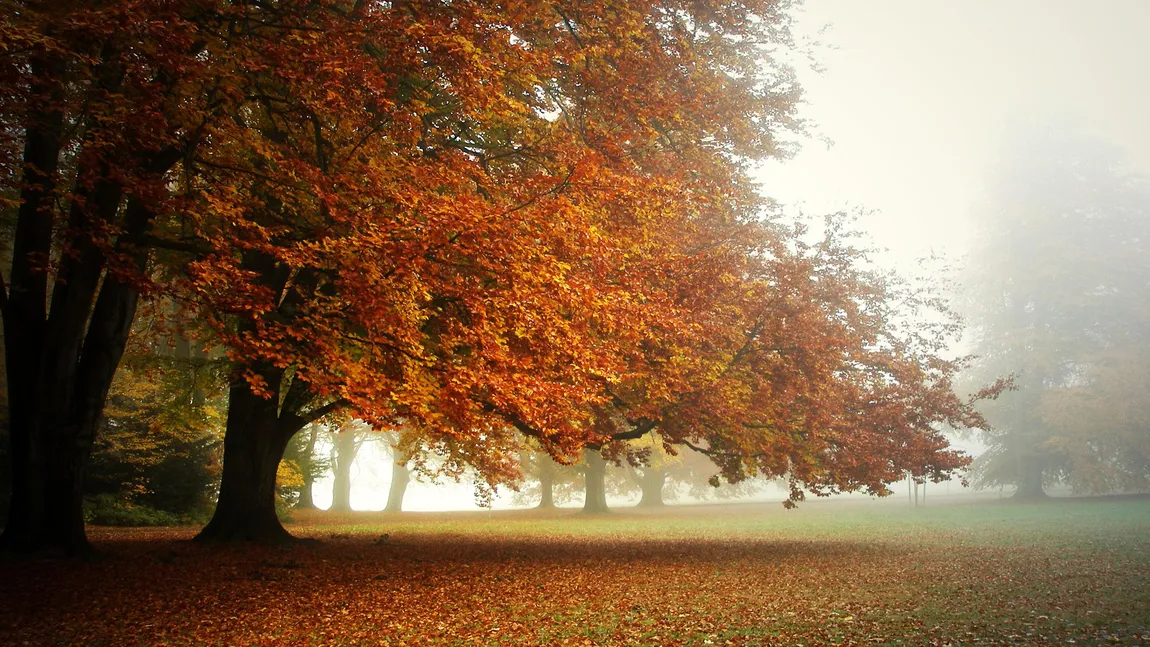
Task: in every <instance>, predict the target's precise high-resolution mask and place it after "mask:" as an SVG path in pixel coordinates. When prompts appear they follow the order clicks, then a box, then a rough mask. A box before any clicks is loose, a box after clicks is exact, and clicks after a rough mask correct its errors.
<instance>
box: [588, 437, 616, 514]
mask: <svg viewBox="0 0 1150 647" xmlns="http://www.w3.org/2000/svg"><path fill="white" fill-rule="evenodd" d="M583 459H584V461H585V462H586V463H587V466H586V467H585V468H584V470H583V489H584V490H585V491H586V498H584V500H583V512H585V513H588V514H604V513H607V512H610V511H611V510H610V508H608V507H607V486H606V477H607V461H605V460H603V455H602V454H601V453H599V450H598V449H597V448H590V447H589V448H587V449H585V450H583Z"/></svg>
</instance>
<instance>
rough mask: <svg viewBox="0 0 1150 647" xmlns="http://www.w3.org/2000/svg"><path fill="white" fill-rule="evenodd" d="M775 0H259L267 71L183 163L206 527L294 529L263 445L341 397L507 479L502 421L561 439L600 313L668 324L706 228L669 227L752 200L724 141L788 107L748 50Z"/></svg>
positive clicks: (626, 323) (730, 213)
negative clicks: (212, 460) (674, 289)
mask: <svg viewBox="0 0 1150 647" xmlns="http://www.w3.org/2000/svg"><path fill="white" fill-rule="evenodd" d="M260 7H261V8H262V7H263V5H260ZM784 9H785V7H782V6H776V5H775V4H774V3H761V4H760V3H752V4H749V5H748V6H743V7H738V8H735V9H724V10H723V11H714V12H711V10H710V9H706V11H707V12H710V13H707V15H702V14H700V15H698V16H694V15H692V12H694V11H696V10H697V11H704V8H701V7H700V8H691V9H687V10H682V9H677V10H675V11H672V10H671V8H670V7H668V6H666V5H664V4H660V3H650V4H643V3H622V2H621V3H613V4H611V5H610V6H606V7H604V6H602V5H601V3H594V4H587V5H583V4H573V5H565V6H562V7H560V6H556V5H552V4H546V3H524V4H523V5H521V6H517V7H516V9H515V10H499V11H494V10H492V9H490V8H487V7H486V6H484V5H471V4H469V3H451V4H450V5H440V4H438V3H426V4H424V3H419V4H417V5H413V6H411V7H409V8H407V9H404V10H397V9H394V8H392V7H389V6H384V5H366V4H365V5H361V6H357V7H356V10H355V11H352V12H349V13H343V12H341V11H339V10H337V9H335V8H329V7H325V6H319V5H316V6H312V5H308V6H307V7H302V8H296V9H291V10H290V11H289V9H288V8H286V7H279V6H277V7H274V8H273V7H271V6H268V7H266V10H267V11H274V12H278V13H277V14H276V18H275V20H274V25H275V29H276V30H278V31H277V34H279V33H282V32H284V30H286V31H287V32H288V33H291V34H293V35H294V36H295V37H293V38H282V37H281V38H277V39H276V40H275V41H274V42H273V41H271V40H270V39H268V40H267V41H261V43H263V44H262V45H261V48H262V49H260V50H259V52H258V55H259V60H273V61H275V62H276V64H275V65H268V66H262V67H256V68H254V69H255V71H254V72H252V73H250V74H249V75H248V77H245V78H243V79H241V80H240V83H242V84H243V87H244V88H245V92H244V94H245V96H249V97H253V98H252V99H251V100H250V102H249V103H248V104H247V105H246V106H245V109H244V110H243V111H241V112H239V113H237V114H236V117H237V118H235V119H233V120H232V121H231V122H228V123H226V124H224V123H222V122H221V124H220V126H219V127H218V130H217V131H216V133H215V134H216V136H217V137H218V138H219V142H221V143H219V144H216V145H213V146H212V147H211V148H205V149H203V151H202V154H200V155H198V156H197V157H196V159H195V160H194V165H195V167H196V173H195V175H194V177H195V178H196V181H197V185H196V190H197V199H198V200H199V201H200V202H199V209H198V210H197V211H195V212H194V214H193V221H192V223H191V225H190V227H188V229H190V230H191V231H193V232H197V233H196V237H197V238H199V239H201V241H202V242H203V243H206V244H208V245H209V246H212V248H211V249H210V250H209V253H206V254H204V253H201V254H200V258H199V259H198V260H196V261H194V262H193V263H192V264H191V265H190V266H189V270H188V277H189V291H191V292H192V293H194V294H195V295H196V298H197V299H198V300H199V302H200V304H201V306H202V312H203V313H204V316H205V317H206V318H207V319H208V321H209V322H210V323H211V325H213V327H214V328H215V329H216V330H217V333H218V334H219V335H220V337H221V339H222V340H223V341H224V343H225V344H226V345H227V346H228V347H229V348H230V349H231V354H232V357H233V359H235V360H236V361H237V370H236V372H235V379H234V381H233V385H232V391H231V398H230V402H231V405H230V409H229V423H228V432H227V434H226V437H225V459H224V475H223V482H222V484H221V492H220V501H219V504H218V506H217V513H216V516H215V517H214V518H213V520H212V522H211V523H210V524H209V525H208V527H206V528H205V529H204V531H203V532H202V533H201V535H200V538H201V539H204V540H221V539H259V540H282V539H286V538H287V533H286V532H285V531H284V530H283V528H282V526H280V524H279V522H278V520H277V519H276V518H275V515H274V514H273V510H272V507H271V504H270V503H269V501H270V499H271V498H272V496H271V491H272V487H271V482H272V477H271V474H272V473H273V471H274V466H275V465H276V463H277V462H278V461H279V458H280V456H281V455H282V452H283V447H284V446H286V443H287V441H288V439H290V437H291V436H292V435H294V434H295V433H296V432H297V431H298V429H299V428H300V427H301V426H302V425H303V424H306V422H307V421H308V420H311V419H314V418H316V417H319V416H321V415H324V414H326V413H328V412H330V411H332V410H334V409H337V408H341V407H345V406H346V407H348V408H350V409H351V410H353V411H354V412H355V413H356V414H357V415H360V416H362V417H363V418H364V419H365V420H368V421H369V422H370V423H371V424H372V425H373V426H378V427H386V426H392V425H396V424H398V423H399V422H400V421H403V423H404V424H406V425H410V426H412V427H413V428H414V429H417V430H418V433H420V434H423V435H424V436H425V437H426V439H427V443H428V444H429V446H432V447H434V448H439V449H443V450H444V452H443V453H444V454H445V455H447V456H450V457H455V458H451V459H449V463H450V461H451V460H458V461H460V464H463V463H468V464H471V465H474V466H476V467H477V468H479V469H480V471H481V472H482V473H483V474H484V475H485V477H490V478H491V479H492V480H500V479H503V480H506V479H510V478H512V477H513V475H514V461H513V460H512V458H511V456H512V452H513V451H514V446H513V443H511V442H510V441H509V438H510V435H509V433H508V432H507V431H506V430H505V429H503V427H505V426H506V423H505V422H503V421H505V420H507V419H508V418H515V419H517V420H519V421H520V422H522V423H523V424H525V425H526V426H527V427H529V428H531V429H534V430H540V431H539V435H540V436H541V437H542V438H543V440H544V443H545V444H546V445H547V447H548V449H549V451H554V452H555V453H556V454H561V455H564V456H571V455H574V454H577V453H578V452H579V451H581V449H582V446H583V444H584V441H585V439H586V437H587V434H588V431H587V428H586V425H587V421H586V415H585V411H586V410H585V407H586V405H587V403H588V402H589V401H592V400H598V399H601V398H602V395H601V390H602V384H603V381H604V379H606V380H608V381H610V380H613V379H615V378H614V373H615V371H616V370H617V369H618V367H619V366H621V362H620V361H619V357H618V354H619V352H621V351H620V348H619V343H618V342H617V340H616V339H615V338H614V336H613V334H600V333H613V332H614V331H622V330H623V329H624V328H627V329H630V330H634V331H638V333H639V334H644V333H642V331H643V330H644V329H647V328H649V326H647V325H646V324H644V323H643V322H644V321H654V320H658V321H660V322H663V321H664V320H665V319H666V312H663V311H661V310H660V309H659V307H658V306H657V305H656V304H661V303H662V302H663V297H662V295H661V293H659V291H660V290H661V288H657V287H653V286H651V285H650V284H649V283H648V282H647V281H646V279H645V277H646V275H647V274H649V273H653V272H655V273H658V272H664V271H666V270H667V269H668V268H671V267H673V262H674V260H675V259H677V258H679V257H680V256H681V255H682V254H681V253H680V251H681V250H682V249H683V248H684V246H686V245H695V244H698V243H706V241H707V240H712V239H721V238H722V237H724V236H726V233H727V232H722V231H719V230H714V231H709V232H708V233H707V235H706V236H697V235H695V236H690V237H682V236H681V234H684V233H690V232H691V231H693V230H695V229H698V227H697V226H696V225H695V224H694V222H695V221H696V220H698V219H700V218H703V219H707V220H721V219H724V218H727V219H730V218H732V217H734V215H735V212H740V213H741V212H748V211H749V210H750V209H751V208H752V207H753V205H755V204H757V203H758V198H757V197H755V196H754V195H753V192H752V191H751V189H750V183H749V182H748V181H747V178H746V173H745V169H744V168H743V166H742V165H741V164H736V163H732V162H731V160H732V159H735V158H749V157H763V156H767V155H772V154H775V153H776V152H777V148H776V142H775V139H774V131H775V130H777V129H785V128H790V127H793V126H794V125H795V124H794V122H793V120H792V119H791V116H790V113H791V110H792V108H793V105H794V102H795V99H796V96H797V95H796V92H795V88H794V85H793V82H792V81H791V79H790V78H789V76H788V75H787V73H786V70H785V69H782V68H780V67H778V66H771V65H766V66H764V65H761V64H760V61H759V60H758V58H757V57H758V55H759V54H761V53H762V52H763V51H764V48H766V47H770V46H774V45H776V44H778V45H780V46H786V45H787V42H786V32H785V28H786V21H787V16H786V14H785V12H784ZM258 10H261V9H259V8H257V9H253V11H258ZM280 14H283V15H280ZM267 22H273V21H267ZM269 29H270V28H269ZM293 30H294V31H293ZM315 34H323V38H322V39H319V40H318V41H317V37H316V36H314V35H315ZM509 34H510V35H511V36H513V37H509ZM620 34H630V37H628V38H620V37H619V35H620ZM301 66H302V70H303V71H301ZM317 86H318V87H320V88H323V89H322V90H320V91H318V92H317V91H316V88H317ZM331 88H338V89H339V91H332V90H331ZM652 96H658V97H660V100H659V101H658V102H653V101H650V100H649V99H650V97H652ZM223 142H226V144H225V143H223ZM317 187H322V190H320V189H317ZM716 237H719V238H716ZM668 250H677V251H675V252H674V253H670V254H669V253H667V252H668ZM662 325H663V324H662V323H660V326H662ZM652 330H654V329H653V328H652ZM590 331H599V332H597V333H595V335H594V336H592V335H590V334H589V332H590ZM628 334H630V333H628ZM629 343H630V342H628V344H629ZM275 403H283V404H282V405H280V406H276V404H275Z"/></svg>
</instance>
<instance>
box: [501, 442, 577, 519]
mask: <svg viewBox="0 0 1150 647" xmlns="http://www.w3.org/2000/svg"><path fill="white" fill-rule="evenodd" d="M520 442H522V445H523V449H522V451H521V453H520V457H519V467H520V474H521V476H522V481H521V482H519V483H517V484H516V487H515V489H514V495H513V499H512V500H513V501H514V502H515V503H516V504H518V505H528V504H531V503H534V504H535V507H536V508H538V509H539V510H554V509H555V507H556V506H557V505H559V504H562V503H568V502H570V501H571V500H573V499H574V498H575V497H576V495H577V493H578V488H579V486H580V485H581V483H580V482H581V481H582V476H581V474H580V472H579V471H578V468H577V467H575V466H572V465H564V464H562V463H557V462H555V459H553V458H552V457H551V455H550V454H548V453H547V452H545V451H541V450H540V449H539V446H538V443H534V442H532V441H531V440H530V439H527V438H521V439H520Z"/></svg>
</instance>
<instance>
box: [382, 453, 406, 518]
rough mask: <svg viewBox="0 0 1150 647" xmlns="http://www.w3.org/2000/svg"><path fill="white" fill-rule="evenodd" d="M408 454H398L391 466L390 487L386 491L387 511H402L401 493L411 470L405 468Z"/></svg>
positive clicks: (404, 489) (404, 490)
mask: <svg viewBox="0 0 1150 647" xmlns="http://www.w3.org/2000/svg"><path fill="white" fill-rule="evenodd" d="M408 460H409V459H408V456H407V455H406V454H400V455H398V456H397V457H396V460H395V464H393V465H392V466H391V488H390V489H388V491H387V507H386V508H384V510H386V511H387V512H403V495H404V494H406V493H407V485H408V484H409V483H411V471H410V470H408V469H407V461H408Z"/></svg>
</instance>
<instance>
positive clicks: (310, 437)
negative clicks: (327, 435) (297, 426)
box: [284, 422, 331, 510]
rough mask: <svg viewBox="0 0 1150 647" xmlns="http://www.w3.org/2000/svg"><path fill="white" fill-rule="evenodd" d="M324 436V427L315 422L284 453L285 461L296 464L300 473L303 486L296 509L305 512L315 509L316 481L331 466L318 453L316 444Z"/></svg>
mask: <svg viewBox="0 0 1150 647" xmlns="http://www.w3.org/2000/svg"><path fill="white" fill-rule="evenodd" d="M323 435H324V425H323V424H322V423H321V422H313V423H311V424H310V425H308V426H307V427H306V432H305V433H302V434H297V435H296V436H295V437H294V438H293V439H292V442H291V443H290V444H289V445H288V448H287V451H286V452H284V460H285V461H291V462H292V463H294V464H295V465H296V466H297V467H298V469H299V472H300V477H301V480H302V482H303V484H302V485H301V486H300V491H299V496H298V500H297V501H296V504H295V507H296V508H300V509H303V510H312V509H314V508H315V502H314V501H313V495H314V488H315V481H316V479H318V478H320V477H321V476H323V475H324V474H325V473H326V472H327V471H328V469H329V468H330V466H331V462H330V460H328V459H327V458H325V457H322V456H320V455H319V454H317V453H316V444H317V443H318V441H319V440H320V438H321V437H322V436H323Z"/></svg>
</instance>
